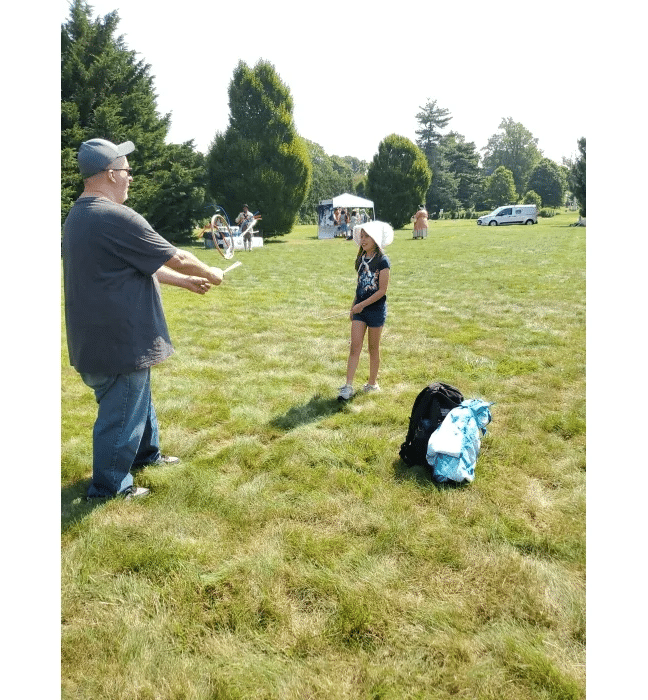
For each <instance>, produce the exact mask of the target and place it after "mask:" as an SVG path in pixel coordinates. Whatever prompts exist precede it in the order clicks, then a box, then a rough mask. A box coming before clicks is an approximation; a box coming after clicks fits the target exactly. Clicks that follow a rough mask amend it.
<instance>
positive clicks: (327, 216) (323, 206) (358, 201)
mask: <svg viewBox="0 0 648 700" xmlns="http://www.w3.org/2000/svg"><path fill="white" fill-rule="evenodd" d="M338 207H339V208H340V209H347V210H349V209H351V210H353V209H371V218H372V219H375V218H376V215H375V214H376V212H375V211H374V203H373V202H372V201H371V200H370V199H363V198H362V197H357V196H356V195H355V194H348V193H346V192H345V193H344V194H339V195H338V196H337V197H333V199H324V200H322V201H321V202H320V203H319V205H318V207H317V223H318V226H317V237H318V238H335V220H334V219H333V211H334V210H335V209H337V208H338Z"/></svg>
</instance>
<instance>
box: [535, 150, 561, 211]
mask: <svg viewBox="0 0 648 700" xmlns="http://www.w3.org/2000/svg"><path fill="white" fill-rule="evenodd" d="M527 187H528V188H529V189H530V190H533V191H534V192H537V193H538V194H539V195H540V198H541V199H542V206H543V207H560V206H562V205H563V204H564V202H565V190H566V188H567V183H566V181H565V176H564V175H563V173H562V171H561V169H560V166H559V165H558V164H557V163H554V161H553V160H550V159H549V158H543V159H542V160H541V161H540V162H539V163H538V164H537V165H536V166H535V168H533V170H532V171H531V175H530V176H529V181H528V185H527Z"/></svg>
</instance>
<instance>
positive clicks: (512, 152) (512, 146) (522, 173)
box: [483, 117, 542, 195]
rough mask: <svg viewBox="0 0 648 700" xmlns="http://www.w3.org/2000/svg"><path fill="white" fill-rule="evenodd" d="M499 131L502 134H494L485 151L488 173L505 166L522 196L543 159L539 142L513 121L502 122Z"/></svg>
mask: <svg viewBox="0 0 648 700" xmlns="http://www.w3.org/2000/svg"><path fill="white" fill-rule="evenodd" d="M499 129H500V131H499V133H497V134H493V136H491V137H490V138H489V139H488V143H487V144H486V146H485V148H484V149H483V150H484V159H483V163H484V169H485V170H486V174H487V175H490V174H492V173H493V172H494V171H495V170H496V169H497V168H498V167H500V166H504V167H505V168H506V169H507V170H509V171H510V172H511V173H513V181H514V183H515V189H516V191H517V192H518V193H519V194H520V195H521V194H522V193H524V192H526V189H527V182H528V180H529V176H530V175H531V171H532V170H533V168H534V167H535V165H536V164H537V163H538V161H539V160H540V159H541V158H542V152H541V151H540V150H539V149H538V139H537V138H534V136H533V134H532V133H531V132H530V131H529V130H528V129H527V128H525V127H524V126H523V125H522V124H520V123H519V122H515V121H513V119H512V118H511V117H508V118H505V119H502V121H501V123H500V125H499Z"/></svg>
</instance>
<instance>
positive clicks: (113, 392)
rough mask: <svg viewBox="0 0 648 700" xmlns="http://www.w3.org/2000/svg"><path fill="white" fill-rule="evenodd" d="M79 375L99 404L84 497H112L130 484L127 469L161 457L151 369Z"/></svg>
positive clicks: (128, 470) (141, 465)
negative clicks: (127, 372)
mask: <svg viewBox="0 0 648 700" xmlns="http://www.w3.org/2000/svg"><path fill="white" fill-rule="evenodd" d="M81 379H83V381H84V382H85V383H86V384H87V385H88V386H89V387H91V388H92V389H94V392H95V398H96V399H97V403H98V404H99V411H98V414H97V420H96V421H95V424H94V430H93V433H92V450H93V457H92V483H91V484H90V487H89V488H88V496H90V497H105V496H114V495H115V494H117V493H120V492H121V491H124V490H125V489H127V488H128V487H129V486H131V485H132V483H133V476H132V474H131V469H132V468H133V467H143V466H146V465H147V464H151V463H153V462H156V461H157V460H158V459H159V457H160V440H159V434H158V423H157V416H156V415H155V409H154V408H153V403H152V402H151V369H150V368H146V369H140V370H136V371H135V372H130V373H129V374H116V375H105V374H86V373H83V372H82V373H81Z"/></svg>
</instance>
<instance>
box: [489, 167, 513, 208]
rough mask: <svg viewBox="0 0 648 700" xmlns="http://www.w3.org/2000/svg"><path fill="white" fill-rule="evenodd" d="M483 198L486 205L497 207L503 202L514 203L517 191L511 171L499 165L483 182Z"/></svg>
mask: <svg viewBox="0 0 648 700" xmlns="http://www.w3.org/2000/svg"><path fill="white" fill-rule="evenodd" d="M484 200H485V203H486V206H487V207H491V208H493V207H499V206H502V205H504V204H515V203H516V202H517V193H516V191H515V182H514V180H513V173H512V172H511V171H510V170H508V168H505V167H504V166H503V165H500V166H499V168H496V169H495V172H494V173H493V174H492V175H489V176H488V177H487V178H486V180H485V183H484Z"/></svg>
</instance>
